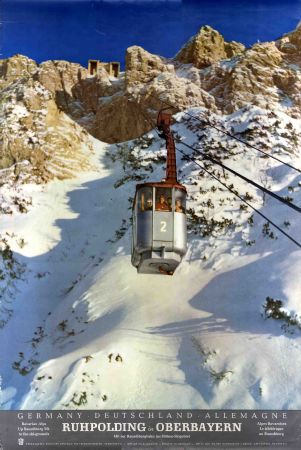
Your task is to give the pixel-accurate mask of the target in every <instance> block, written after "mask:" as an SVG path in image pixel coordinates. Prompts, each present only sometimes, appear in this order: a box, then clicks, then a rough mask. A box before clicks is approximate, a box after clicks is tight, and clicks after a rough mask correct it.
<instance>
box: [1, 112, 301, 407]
mask: <svg viewBox="0 0 301 450" xmlns="http://www.w3.org/2000/svg"><path fill="white" fill-rule="evenodd" d="M197 111H198V110H196V109H194V110H192V111H191V112H192V113H193V114H196V113H197ZM258 113H260V111H259V112H258V110H256V108H254V110H253V112H252V111H251V113H250V112H247V113H245V114H244V113H241V115H240V116H239V115H238V114H235V115H232V117H230V118H228V120H236V119H237V117H238V118H240V120H241V123H240V124H238V126H239V127H240V131H242V130H244V129H245V128H246V127H247V123H248V120H250V117H249V116H248V115H251V116H252V114H253V115H255V114H258ZM181 117H183V115H182V116H181V114H179V115H178V120H181ZM283 118H284V119H283V120H287V119H286V116H285V114H284V113H283ZM292 121H293V119H292ZM186 125H187V124H185V123H184V122H181V123H178V124H176V125H175V129H176V130H177V131H178V132H179V133H180V134H181V135H182V136H185V141H186V142H189V143H193V142H194V141H195V131H191V130H189V129H187V126H186ZM211 134H212V136H215V137H216V136H217V134H216V132H215V131H212V132H211ZM216 139H218V138H217V137H216ZM219 140H220V141H221V142H224V143H225V142H228V140H226V139H225V138H220V139H219ZM232 144H233V142H232ZM93 145H94V149H95V157H94V163H95V166H96V167H97V170H95V171H94V172H89V173H83V174H81V175H79V176H78V178H76V179H72V180H68V181H52V182H50V183H49V184H48V185H45V186H34V185H25V186H24V187H23V189H24V192H26V193H28V194H30V195H31V196H32V197H33V208H32V209H31V210H30V211H29V212H28V213H27V214H25V215H20V214H19V215H18V214H13V215H11V216H3V219H2V220H1V225H0V232H1V234H2V235H3V234H4V233H5V232H7V231H8V232H9V233H12V232H14V233H15V234H16V235H17V236H20V237H22V238H24V240H25V242H26V245H25V246H24V247H23V248H22V249H20V248H19V247H18V245H17V244H16V243H15V242H14V241H13V239H11V241H10V244H11V246H12V249H13V250H14V252H15V253H16V257H17V259H18V260H20V262H22V263H24V264H26V281H18V283H17V285H16V286H17V291H16V294H15V298H14V300H13V309H14V312H13V315H12V317H11V319H10V320H9V322H8V323H7V324H6V325H5V326H4V327H3V328H2V329H0V339H1V348H0V375H1V378H2V388H1V389H2V390H0V406H1V408H2V409H61V408H63V409H64V408H71V409H72V408H77V409H78V408H87V409H94V408H96V409H102V408H104V409H108V408H109V409H113V408H117V409H119V408H120V409H123V408H131V409H134V408H137V409H139V408H165V409H166V408H229V409H231V408H239V409H245V408H246V409H248V408H254V409H258V408H263V409H264V408H267V409H271V408H272V409H277V408H279V409H280V408H292V409H299V408H301V395H300V394H298V392H299V386H300V383H301V372H300V370H299V368H300V363H301V356H300V354H301V353H300V348H301V347H300V346H301V334H300V333H301V331H300V330H299V329H298V328H296V327H295V328H293V327H291V328H289V329H288V330H287V331H285V330H283V329H282V328H281V324H282V322H280V321H274V320H273V319H264V317H263V309H262V305H263V304H264V302H265V299H266V297H267V296H271V297H273V298H277V299H282V300H283V301H284V303H285V307H286V308H287V309H288V311H290V312H291V313H292V314H298V313H299V312H300V292H301V285H300V276H299V274H300V269H301V263H300V255H301V252H300V250H298V249H297V247H294V245H293V244H292V243H291V242H289V241H287V240H286V239H285V237H283V236H281V235H280V234H279V233H277V232H276V233H275V234H276V235H277V238H278V239H276V240H275V239H270V238H266V237H263V235H262V232H261V229H262V224H263V223H264V221H263V220H262V219H261V218H258V216H256V214H254V222H255V226H253V227H250V226H248V224H247V221H246V219H247V218H248V217H249V216H250V213H251V211H249V212H248V213H246V212H242V211H240V210H239V205H240V203H239V202H237V201H229V202H228V203H224V204H220V205H219V206H218V201H219V199H220V197H225V198H226V197H231V198H232V197H233V195H231V194H230V193H229V192H221V191H219V190H216V191H210V187H211V186H212V185H215V186H216V187H218V185H217V183H216V182H213V181H212V180H210V179H209V178H205V179H203V180H202V179H198V178H197V175H198V172H199V171H200V170H199V168H197V167H195V166H193V165H192V164H191V163H189V162H187V161H181V158H180V157H178V166H179V168H181V170H182V173H181V180H183V182H185V183H186V185H187V189H188V192H189V195H190V196H193V197H195V199H196V198H197V200H195V199H193V198H190V200H189V203H188V207H193V208H195V210H196V211H197V209H200V207H199V203H200V202H201V201H203V198H202V197H198V196H199V189H200V187H201V188H205V189H206V190H208V189H209V194H210V198H213V200H214V202H215V208H214V210H209V209H208V211H207V210H206V214H208V215H209V216H210V217H214V218H215V219H217V218H220V217H222V216H224V217H228V218H233V220H235V221H236V222H237V224H238V225H237V227H236V229H235V230H234V231H232V232H227V233H222V234H220V235H218V236H217V237H212V236H211V237H207V238H203V239H201V238H200V237H199V236H197V235H194V234H193V233H191V234H190V237H189V248H188V252H187V255H186V257H185V260H184V261H183V262H182V264H181V265H180V267H179V268H178V269H177V271H176V273H175V274H174V276H173V277H164V276H149V275H138V274H137V273H136V271H135V269H134V268H133V267H132V266H131V262H130V248H131V231H130V228H129V229H128V230H127V231H126V232H125V234H124V236H122V237H121V238H120V239H119V240H116V242H110V240H111V241H115V237H114V236H115V231H116V230H118V229H120V227H121V225H122V219H125V220H126V225H127V226H128V225H129V219H130V215H131V211H130V209H129V206H130V203H129V201H128V198H129V197H133V195H134V186H135V184H134V182H133V181H130V182H127V183H125V184H123V185H122V186H120V187H118V188H116V189H115V188H114V187H113V186H114V183H115V182H116V181H118V180H120V178H122V177H123V176H124V171H123V168H122V165H121V163H120V161H118V160H117V161H116V162H112V161H111V160H110V158H108V156H106V155H105V153H106V151H107V150H109V151H110V152H113V151H115V150H116V146H114V145H112V146H109V145H107V144H103V143H100V142H98V141H96V140H95V139H93ZM160 145H161V146H162V145H163V144H162V142H161V143H160V141H159V140H158V139H155V140H154V142H153V144H151V146H150V147H149V148H147V149H145V150H143V151H142V155H145V156H148V157H149V156H150V155H151V152H152V151H154V150H158V149H159V148H160ZM177 147H180V145H179V144H177ZM183 150H184V151H186V152H187V149H185V148H183ZM236 150H240V154H239V155H238V156H232V157H231V159H229V160H226V164H229V166H231V167H233V168H234V169H236V170H238V171H241V172H242V173H244V174H245V175H247V176H249V177H251V178H253V179H257V180H258V182H261V183H266V184H267V185H269V183H271V184H272V185H273V189H274V190H275V191H276V192H277V193H279V195H287V186H288V185H292V184H293V185H294V186H297V183H298V180H299V179H300V177H299V176H298V175H297V174H296V173H293V172H292V171H291V170H289V169H287V168H284V167H279V164H278V165H277V164H276V163H274V162H270V161H269V160H266V159H261V158H259V157H258V155H257V154H256V152H255V154H254V153H252V152H245V151H244V152H242V146H240V145H237V148H236ZM159 153H160V152H159ZM161 153H162V152H161ZM153 156H154V155H153ZM282 157H283V158H285V155H284V156H283V155H282ZM294 158H295V159H294V163H295V164H296V165H298V162H299V165H300V158H298V157H294ZM286 160H287V161H289V160H290V158H288V157H286ZM154 167H155V170H154V173H148V172H146V173H147V174H148V176H149V179H153V180H156V179H160V178H162V175H163V171H162V166H160V165H154ZM141 170H142V171H143V168H142V169H141ZM195 180H197V184H193V183H194V182H195ZM230 182H233V184H234V186H235V188H236V189H238V191H239V192H240V193H242V194H245V193H246V192H249V193H252V195H253V196H254V199H253V200H252V202H253V203H254V205H256V207H257V208H259V209H260V210H261V209H262V210H264V212H265V213H266V214H267V215H268V216H269V217H271V218H272V219H273V220H277V223H279V224H282V223H283V221H284V220H289V221H290V223H291V225H290V228H289V232H290V233H291V234H292V235H293V236H295V237H296V238H297V239H299V236H300V225H299V221H298V215H297V214H296V213H294V212H292V211H290V210H288V208H286V207H285V206H283V205H280V206H279V205H278V203H277V202H276V201H274V200H270V199H265V203H264V207H263V208H262V198H261V195H260V194H258V193H257V194H256V191H255V190H254V189H253V188H252V187H250V186H248V185H246V184H245V183H244V182H242V181H241V180H238V179H237V178H235V177H233V176H230V177H229V180H228V181H227V183H230ZM289 195H292V196H293V197H294V201H295V202H296V204H301V197H300V191H299V188H296V189H295V192H294V193H293V194H289ZM205 198H207V197H206V194H205ZM253 239H254V240H255V241H256V242H255V244H254V245H250V246H247V245H246V242H247V241H248V240H250V241H252V240H253ZM39 327H40V328H39ZM35 333H36V334H35ZM33 338H34V339H37V340H36V341H33V340H32V339H33ZM20 352H22V353H21V355H20ZM16 361H17V362H18V361H19V363H20V364H19V366H17V367H19V368H20V367H26V368H29V369H32V370H29V373H28V374H26V375H21V374H20V373H19V371H18V370H16V369H13V368H12V365H13V364H14V362H16ZM34 361H37V363H35V362H34Z"/></svg>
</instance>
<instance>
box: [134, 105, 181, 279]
mask: <svg viewBox="0 0 301 450" xmlns="http://www.w3.org/2000/svg"><path fill="white" fill-rule="evenodd" d="M170 125H171V114H169V113H166V112H163V111H162V110H161V111H160V112H159V114H158V118H157V128H158V130H159V136H160V137H162V138H164V139H165V141H166V149H167V164H166V178H165V179H163V180H162V181H158V182H148V183H143V184H137V186H136V193H135V198H134V203H133V235H132V264H133V266H135V267H136V268H137V272H138V273H147V274H164V275H173V273H174V271H175V270H176V268H177V267H178V265H179V264H180V262H181V260H182V258H183V256H184V255H185V253H186V251H187V227H186V210H185V208H186V195H187V191H186V188H185V187H184V186H183V185H182V184H180V183H178V180H177V165H176V152H175V143H174V139H173V135H172V132H171V129H170Z"/></svg>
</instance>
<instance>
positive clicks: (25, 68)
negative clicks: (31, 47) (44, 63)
mask: <svg viewBox="0 0 301 450" xmlns="http://www.w3.org/2000/svg"><path fill="white" fill-rule="evenodd" d="M36 70H37V64H36V62H35V61H33V60H32V59H30V58H27V56H23V55H15V56H12V57H11V58H7V59H2V60H0V89H3V88H4V87H5V86H7V85H8V84H10V83H12V82H13V81H15V80H18V79H19V78H22V77H29V76H32V75H33V73H34V72H35V71H36Z"/></svg>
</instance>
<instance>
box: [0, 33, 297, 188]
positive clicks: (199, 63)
mask: <svg viewBox="0 0 301 450" xmlns="http://www.w3.org/2000/svg"><path fill="white" fill-rule="evenodd" d="M300 50H301V29H300V28H297V29H296V30H294V31H293V32H291V33H288V34H286V35H285V36H283V37H282V38H280V39H278V40H277V41H275V42H266V43H257V44H255V45H254V46H253V47H252V48H248V49H246V48H245V47H244V46H243V45H242V44H239V43H237V42H226V41H225V40H224V38H223V36H221V34H219V33H218V32H217V31H216V30H214V29H212V28H211V27H209V26H204V27H202V28H201V29H200V31H199V33H197V34H196V35H195V36H194V37H192V38H191V39H190V40H189V41H188V43H187V44H186V45H184V46H183V47H182V49H181V50H180V51H179V52H178V54H177V55H176V56H175V57H174V58H172V59H166V58H163V57H160V56H157V55H153V54H151V53H149V52H147V51H146V50H144V49H142V48H141V47H138V46H133V47H130V48H129V49H128V50H127V53H126V68H125V73H122V74H121V75H120V76H119V77H118V78H112V77H110V76H109V75H108V74H107V72H106V71H105V70H104V69H101V70H100V71H99V72H98V73H97V75H95V76H91V75H89V74H88V71H87V69H85V68H83V67H81V66H80V65H79V64H74V63H70V62H67V61H46V62H44V63H42V64H40V65H38V64H36V63H35V62H34V61H33V60H31V59H29V58H27V57H25V56H22V55H15V56H13V57H11V58H9V59H6V60H2V61H0V88H1V90H0V102H1V110H0V121H1V129H2V132H1V134H2V136H1V153H0V166H1V167H2V168H7V167H12V166H13V167H14V168H15V169H14V170H15V172H16V173H17V174H18V170H19V169H18V168H17V167H19V163H20V162H21V163H24V164H23V165H24V167H27V170H28V171H29V173H31V174H35V176H36V177H37V178H38V179H39V180H41V181H45V180H47V179H50V178H52V177H60V178H64V177H67V176H72V170H78V169H83V168H85V167H87V166H88V163H87V160H88V157H87V155H88V153H89V139H90V137H89V135H92V136H94V137H96V138H97V139H100V140H102V141H105V142H108V143H114V142H121V141H125V140H129V139H133V138H135V137H137V136H140V135H142V134H143V133H144V132H146V131H147V130H149V129H150V128H152V127H153V124H154V121H155V118H156V113H157V111H158V109H160V108H161V107H162V106H164V104H163V103H162V102H161V100H164V101H165V102H168V103H170V104H172V105H174V106H175V108H174V112H176V111H180V110H183V109H185V108H187V107H193V106H198V107H203V108H206V109H207V110H208V111H211V112H215V113H217V114H224V113H233V112H234V111H236V110H238V109H239V108H242V107H244V106H245V105H247V104H253V105H257V106H259V107H261V108H265V109H267V110H270V111H271V110H273V109H275V108H278V107H279V105H282V106H283V107H285V108H286V109H287V113H288V114H289V115H291V116H292V117H300V113H301V109H300V108H301V96H300V87H301V70H300V65H301V58H300ZM83 149H84V150H83ZM87 152H88V153H87ZM71 160H72V165H70V164H69V163H68V161H71ZM71 166H72V170H71V169H70V167H71ZM22 173H23V169H22Z"/></svg>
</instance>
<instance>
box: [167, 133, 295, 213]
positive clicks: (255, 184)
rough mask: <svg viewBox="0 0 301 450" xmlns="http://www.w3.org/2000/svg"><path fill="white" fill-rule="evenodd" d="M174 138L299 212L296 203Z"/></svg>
mask: <svg viewBox="0 0 301 450" xmlns="http://www.w3.org/2000/svg"><path fill="white" fill-rule="evenodd" d="M175 140H176V141H177V142H178V143H179V144H182V145H185V147H188V148H190V149H192V150H193V151H194V152H196V153H198V154H199V155H200V156H202V157H203V158H204V159H208V160H209V161H211V162H212V163H213V164H217V165H219V166H221V167H222V168H223V169H226V170H228V171H229V172H231V173H233V174H234V175H236V176H237V177H239V178H242V179H243V180H244V181H246V182H247V183H249V184H252V185H253V186H255V187H256V188H257V189H260V190H261V191H263V192H265V193H266V194H268V195H270V196H271V197H273V198H275V199H276V200H278V201H279V202H281V203H284V204H285V205H286V206H288V207H289V208H292V209H294V210H295V211H297V212H299V213H301V208H300V207H299V206H297V205H295V204H294V203H291V202H289V201H287V200H285V199H284V198H282V197H280V195H277V194H275V192H272V191H270V190H269V189H267V188H265V187H264V186H262V185H261V184H258V183H256V181H253V180H251V179H250V178H247V177H245V176H244V175H242V174H241V173H239V172H237V171H236V170H234V169H231V168H230V167H228V166H226V165H225V164H223V163H222V162H220V161H218V160H217V159H215V158H212V156H210V155H207V153H204V152H201V151H200V150H197V149H195V148H194V147H192V145H189V144H186V142H182V141H180V140H179V139H176V138H175Z"/></svg>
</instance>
